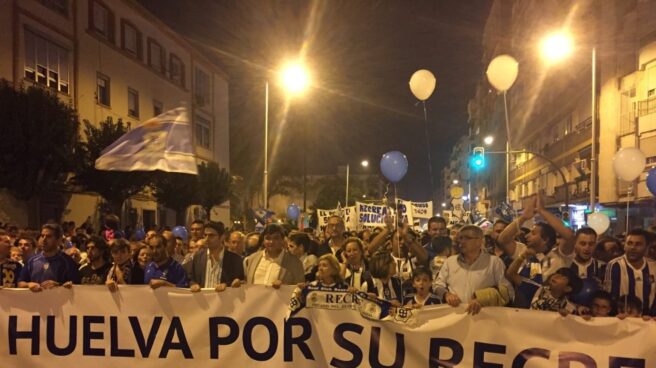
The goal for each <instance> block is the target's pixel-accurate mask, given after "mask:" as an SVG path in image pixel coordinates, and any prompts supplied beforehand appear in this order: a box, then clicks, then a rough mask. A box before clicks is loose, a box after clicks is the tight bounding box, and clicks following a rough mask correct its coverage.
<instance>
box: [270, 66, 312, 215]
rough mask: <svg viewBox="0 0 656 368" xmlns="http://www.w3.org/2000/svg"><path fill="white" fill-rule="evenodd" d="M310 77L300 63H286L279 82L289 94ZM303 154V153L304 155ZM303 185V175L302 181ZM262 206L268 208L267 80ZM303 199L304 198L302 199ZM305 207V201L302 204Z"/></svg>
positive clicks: (305, 86) (295, 92)
mask: <svg viewBox="0 0 656 368" xmlns="http://www.w3.org/2000/svg"><path fill="white" fill-rule="evenodd" d="M309 83H310V77H309V75H308V73H307V71H306V69H305V68H304V67H303V65H302V64H300V63H298V62H295V63H288V64H287V65H286V66H285V67H284V68H283V69H282V70H281V72H280V84H281V86H282V87H283V88H284V89H285V90H286V91H287V93H288V94H289V95H296V94H299V93H301V92H303V91H304V90H305V89H306V88H307V86H308V85H309ZM304 156H305V155H304ZM303 185H304V186H305V175H304V183H303ZM263 186H264V208H265V209H268V208H269V81H268V80H267V81H266V83H265V85H264V185H263ZM304 201H305V200H304ZM303 207H305V203H304V204H303ZM304 209H305V208H304Z"/></svg>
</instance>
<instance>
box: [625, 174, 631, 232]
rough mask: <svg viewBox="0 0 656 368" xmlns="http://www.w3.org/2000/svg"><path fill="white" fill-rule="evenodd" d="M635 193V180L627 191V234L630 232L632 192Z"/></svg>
mask: <svg viewBox="0 0 656 368" xmlns="http://www.w3.org/2000/svg"><path fill="white" fill-rule="evenodd" d="M632 193H633V182H631V185H630V186H629V190H628V191H627V193H626V232H625V233H624V234H625V236H626V235H628V234H629V205H630V204H631V194H632Z"/></svg>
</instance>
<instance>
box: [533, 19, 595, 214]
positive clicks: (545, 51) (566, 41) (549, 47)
mask: <svg viewBox="0 0 656 368" xmlns="http://www.w3.org/2000/svg"><path fill="white" fill-rule="evenodd" d="M571 53H572V38H571V37H570V36H569V35H568V34H566V33H565V32H557V33H553V34H550V35H549V36H547V37H546V38H545V39H544V41H543V42H542V55H543V56H544V58H545V59H546V60H547V61H548V62H550V63H554V62H559V61H561V60H563V59H565V58H566V57H568V56H569V55H570V54H571ZM591 63H592V65H591V69H592V72H591V83H590V84H591V90H592V92H591V99H592V103H591V114H590V116H591V120H592V122H591V123H592V126H591V130H592V132H591V135H592V144H591V149H592V152H591V154H590V188H589V189H590V206H589V208H588V209H589V210H590V211H592V212H594V209H595V204H596V199H597V197H596V194H597V49H596V47H592V50H591ZM565 186H567V183H565ZM565 189H566V190H567V188H565Z"/></svg>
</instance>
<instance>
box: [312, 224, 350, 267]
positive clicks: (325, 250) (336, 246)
mask: <svg viewBox="0 0 656 368" xmlns="http://www.w3.org/2000/svg"><path fill="white" fill-rule="evenodd" d="M345 230H346V226H345V225H344V220H343V219H342V217H341V216H337V215H334V216H330V217H329V218H328V224H327V225H326V230H325V234H326V241H324V242H323V243H321V245H320V246H319V247H318V248H317V251H316V253H317V254H315V255H316V256H317V257H321V256H322V255H324V254H329V253H332V254H333V255H334V256H335V257H337V259H338V260H341V259H342V252H343V251H344V245H345V244H344V240H346V238H345V237H344V231H345Z"/></svg>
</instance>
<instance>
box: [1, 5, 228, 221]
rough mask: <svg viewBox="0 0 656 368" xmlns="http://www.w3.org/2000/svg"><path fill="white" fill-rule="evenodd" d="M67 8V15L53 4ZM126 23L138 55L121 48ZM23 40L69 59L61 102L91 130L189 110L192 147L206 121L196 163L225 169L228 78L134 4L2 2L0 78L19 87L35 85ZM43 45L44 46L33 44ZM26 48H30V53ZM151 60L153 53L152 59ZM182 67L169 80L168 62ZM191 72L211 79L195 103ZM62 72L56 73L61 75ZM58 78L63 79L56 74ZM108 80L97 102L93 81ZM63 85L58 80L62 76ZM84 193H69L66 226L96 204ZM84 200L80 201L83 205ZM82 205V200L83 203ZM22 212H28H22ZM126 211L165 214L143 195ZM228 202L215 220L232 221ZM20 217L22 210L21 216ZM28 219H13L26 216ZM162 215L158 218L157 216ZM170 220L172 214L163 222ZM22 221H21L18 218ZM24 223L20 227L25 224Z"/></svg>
mask: <svg viewBox="0 0 656 368" xmlns="http://www.w3.org/2000/svg"><path fill="white" fill-rule="evenodd" d="M61 4H64V6H65V10H64V9H57V5H61ZM97 9H102V10H104V11H105V12H106V14H109V18H108V19H109V24H112V26H110V27H109V28H108V31H107V32H105V33H103V32H98V31H97V30H96V29H95V28H96V27H94V21H93V18H91V19H90V17H91V16H92V15H93V14H95V13H94V12H95V11H96V10H97ZM124 25H127V26H131V27H133V28H134V29H136V30H138V33H139V36H140V40H141V46H140V51H139V52H137V53H136V55H135V54H132V53H130V52H129V51H127V50H126V47H124V45H125V42H124V41H125V39H127V36H126V35H125V33H124ZM26 38H29V40H34V39H39V40H45V42H46V43H47V44H49V45H55V46H54V47H56V48H57V50H64V51H59V54H58V55H64V54H65V55H66V56H67V59H68V63H65V65H67V66H68V67H67V68H66V74H67V78H68V82H69V83H68V86H67V89H68V90H67V91H62V92H60V93H59V96H60V97H61V99H62V100H63V101H65V102H67V103H70V104H72V105H73V106H74V107H75V108H76V109H77V111H78V113H79V117H80V120H81V121H82V120H88V121H90V122H91V123H93V124H98V123H99V122H100V121H103V120H105V119H106V118H107V117H111V118H112V119H113V120H114V121H116V120H117V119H122V120H123V121H124V122H126V123H129V124H130V125H131V126H132V127H136V126H138V125H140V124H142V123H143V122H145V121H146V120H148V119H150V118H152V117H154V116H155V115H156V111H155V105H157V106H158V108H159V109H161V111H167V110H169V109H172V108H176V107H179V106H186V107H187V108H188V110H189V117H190V120H191V122H192V124H193V129H192V131H193V134H194V142H198V141H199V140H200V138H199V135H197V133H198V129H196V123H197V122H198V121H200V118H202V119H203V120H204V121H207V122H209V134H208V137H209V138H208V139H206V140H204V142H205V143H207V147H203V146H202V145H200V144H196V151H197V157H198V160H199V162H200V161H215V162H217V163H219V165H220V166H221V167H223V168H226V169H228V170H229V168H230V167H229V162H230V156H229V114H228V78H227V76H226V75H225V73H224V72H223V71H222V70H221V69H220V68H219V67H218V66H217V65H216V64H214V63H212V62H211V61H210V60H209V59H207V57H205V56H204V55H203V54H202V53H201V52H200V51H198V50H197V49H196V48H194V47H193V46H192V45H191V44H190V43H189V42H187V41H186V40H185V39H184V38H183V37H181V36H180V35H178V34H176V33H175V32H173V31H172V30H171V29H170V28H168V27H167V26H166V25H164V24H163V23H162V22H161V21H159V20H158V19H157V18H156V17H154V16H153V15H152V14H150V13H149V12H148V11H146V10H145V9H144V8H142V7H141V6H140V5H139V4H137V3H136V2H135V1H134V0H117V1H108V0H78V1H70V0H21V1H16V0H14V1H11V0H0V55H2V56H1V57H0V77H1V78H5V79H8V80H10V81H13V82H15V83H16V84H17V85H20V84H23V85H29V84H32V83H33V82H32V81H31V80H29V78H25V76H26V71H25V65H26V61H29V60H31V58H30V56H29V54H28V51H27V50H26V44H27V42H26ZM151 41H154V42H156V43H157V44H159V45H160V46H161V49H162V50H163V59H162V62H163V65H162V66H163V67H162V68H161V70H160V71H157V70H156V69H155V68H154V67H153V66H152V65H151V64H152V63H151V61H152V60H155V58H154V57H149V43H150V42H151ZM38 42H41V41H38ZM29 49H31V47H30V48H29ZM153 54H154V53H153ZM173 57H175V58H177V60H179V61H180V62H181V63H182V65H183V66H184V73H183V75H184V77H183V78H182V81H180V80H179V79H178V80H174V78H173V73H172V69H173V68H172V64H171V62H172V58H173ZM195 69H200V70H202V71H203V72H204V73H206V74H207V76H208V79H207V80H208V82H207V83H208V85H209V94H210V96H209V98H208V99H207V101H204V102H203V101H199V100H198V99H197V98H195V93H194V92H195V87H196V84H197V83H196V80H195V78H194V75H195V74H194V71H195ZM60 71H61V69H60ZM60 74H61V75H62V76H63V75H64V73H60ZM99 76H101V77H102V78H106V79H107V80H108V81H109V103H108V104H104V103H100V101H99V99H98V77H99ZM60 80H62V81H63V79H62V78H60ZM129 90H130V91H131V93H136V94H137V95H138V105H137V106H138V113H136V114H131V113H130V112H129V111H128V91H129ZM88 200H89V194H88V193H87V194H74V195H73V196H71V197H70V200H69V201H68V204H67V207H66V210H65V211H64V218H63V219H64V220H73V221H76V223H81V222H84V220H86V218H87V216H93V215H94V214H93V213H89V211H92V210H95V209H96V208H97V205H96V204H95V203H94V205H92V206H87V205H83V204H81V203H82V202H84V201H88ZM81 201H82V202H81ZM85 203H86V202H85ZM23 207H24V208H23V212H26V211H27V209H26V207H27V206H23ZM130 207H131V208H134V209H136V210H137V211H138V213H139V216H141V213H142V211H143V210H149V211H150V210H152V209H153V208H155V209H156V210H158V211H159V210H162V209H161V208H158V207H157V206H156V204H155V202H153V198H152V196H150V195H149V194H148V191H146V193H145V194H142V195H140V196H139V198H138V199H135V200H134V201H132V205H131V206H130ZM229 209H230V204H229V202H226V203H224V204H221V205H219V206H217V207H215V210H214V211H213V213H212V216H213V217H214V218H217V219H221V220H224V221H227V220H229V211H230V210H229ZM18 211H19V212H20V209H19V210H18ZM27 217H28V216H27V213H25V214H23V215H17V218H20V219H25V218H27ZM157 217H159V216H157ZM162 217H164V218H166V219H167V220H169V219H170V218H171V216H170V215H167V216H162ZM15 221H22V220H19V219H17V220H15ZM22 224H23V225H26V224H25V223H22Z"/></svg>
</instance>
